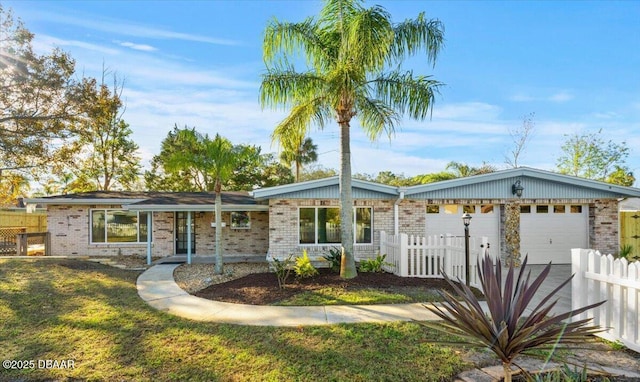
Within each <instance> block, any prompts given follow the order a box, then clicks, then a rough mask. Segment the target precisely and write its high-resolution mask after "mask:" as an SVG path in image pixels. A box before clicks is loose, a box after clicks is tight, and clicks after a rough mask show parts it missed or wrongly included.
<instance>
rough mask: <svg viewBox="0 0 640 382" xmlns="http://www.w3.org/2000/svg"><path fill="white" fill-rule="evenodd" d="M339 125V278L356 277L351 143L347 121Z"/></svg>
mask: <svg viewBox="0 0 640 382" xmlns="http://www.w3.org/2000/svg"><path fill="white" fill-rule="evenodd" d="M338 123H339V124H340V231H341V236H342V250H343V252H342V256H343V259H342V264H341V266H340V277H342V278H345V279H351V278H354V277H356V276H357V272H356V262H355V258H354V253H353V195H352V194H351V143H350V134H349V121H348V120H342V121H340V122H338Z"/></svg>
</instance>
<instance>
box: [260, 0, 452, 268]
mask: <svg viewBox="0 0 640 382" xmlns="http://www.w3.org/2000/svg"><path fill="white" fill-rule="evenodd" d="M442 44H443V25H442V24H441V22H440V21H438V20H430V19H426V18H425V16H424V14H423V13H421V14H419V15H418V17H417V18H416V19H415V20H411V19H408V20H405V21H403V22H401V23H397V24H393V23H392V21H391V16H390V14H389V13H388V12H387V11H386V10H385V9H384V8H382V7H380V6H373V7H371V8H364V7H363V6H362V1H359V0H327V1H326V2H325V5H324V7H323V8H322V10H321V11H320V15H319V17H318V18H317V19H314V18H312V17H311V18H308V19H306V20H304V21H302V22H299V23H289V22H280V21H278V20H277V19H273V20H272V21H270V22H269V23H268V24H267V27H266V30H265V35H264V44H263V54H264V59H265V63H266V65H267V72H266V74H264V76H263V79H262V85H261V87H260V100H261V103H262V105H263V107H265V106H269V107H273V108H277V107H279V106H284V107H291V112H290V113H289V115H288V116H287V117H286V118H285V119H284V120H283V121H282V122H280V123H279V124H278V126H276V128H275V132H274V135H276V136H286V135H288V134H290V132H295V131H308V130H309V128H310V126H311V124H316V125H317V127H318V128H320V129H323V128H324V126H325V124H326V123H327V122H328V121H330V120H335V121H336V122H337V123H338V126H339V129H340V207H341V211H340V228H341V232H342V237H341V243H342V250H343V251H344V256H345V262H343V266H342V267H341V269H340V275H341V276H342V277H344V278H352V277H355V276H356V275H357V273H356V268H355V260H354V257H353V198H352V195H351V148H350V127H351V120H352V118H353V117H356V116H357V118H358V120H359V122H360V125H361V126H362V128H363V129H364V131H365V132H366V134H367V135H368V136H369V138H370V139H371V140H375V139H377V138H378V137H379V136H380V135H381V134H382V133H383V132H384V133H386V134H387V135H388V136H389V137H391V136H392V135H393V134H394V132H395V128H396V126H397V124H398V122H399V121H400V119H401V117H402V116H403V115H404V114H408V115H409V116H410V117H412V118H415V119H418V120H423V119H425V118H426V117H427V116H429V115H430V111H431V109H432V106H433V102H434V98H435V93H436V92H437V90H438V86H439V85H440V82H438V81H435V80H434V79H433V78H432V77H430V76H414V75H413V73H412V72H411V71H401V70H400V65H401V64H402V62H403V61H404V59H405V58H406V57H409V56H413V55H415V54H417V53H419V52H420V51H422V50H423V49H424V50H425V51H426V62H427V63H429V64H432V65H435V60H436V57H437V55H438V52H439V51H440V47H441V46H442ZM300 58H301V59H304V60H306V62H307V63H308V68H307V70H306V71H304V72H297V71H296V70H295V69H294V67H293V65H292V64H290V63H291V62H297V60H298V59H300Z"/></svg>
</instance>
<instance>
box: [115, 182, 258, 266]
mask: <svg viewBox="0 0 640 382" xmlns="http://www.w3.org/2000/svg"><path fill="white" fill-rule="evenodd" d="M212 196H213V195H212V194H211V193H206V195H199V194H190V195H189V196H188V197H185V196H184V195H175V194H170V195H163V196H162V197H159V198H149V199H146V200H144V201H141V202H138V203H134V204H129V205H126V206H124V208H125V209H126V210H128V211H135V212H138V213H144V216H145V217H146V220H147V221H146V225H147V227H152V234H151V235H146V255H147V263H148V264H151V263H152V255H153V253H154V249H153V246H154V245H155V244H159V245H164V246H165V248H166V249H165V250H167V253H171V254H172V255H171V256H169V257H168V258H163V259H161V260H160V261H162V262H166V261H173V262H186V263H187V264H191V263H192V262H194V260H195V261H197V262H205V263H206V262H214V261H215V260H214V255H215V247H216V243H215V236H216V235H215V231H216V229H217V228H216V227H217V224H216V221H215V216H216V209H217V208H220V213H221V216H222V221H221V227H222V245H223V249H222V252H223V254H225V255H226V256H227V257H229V256H233V257H236V258H238V259H247V260H251V259H252V258H254V257H255V258H257V257H260V258H262V259H264V258H265V256H266V253H267V244H266V243H267V238H268V228H269V223H268V210H269V206H267V205H264V204H257V203H256V202H255V201H254V200H253V198H250V197H248V196H247V195H246V194H245V193H223V194H222V205H221V206H217V205H216V204H215V202H214V203H211V202H212V201H214V200H215V199H214V197H212ZM169 231H171V234H168V232H169ZM160 236H161V237H160ZM169 241H170V242H171V243H172V244H171V246H172V250H169V248H168V246H167V243H168V242H169ZM155 252H156V253H157V250H156V251H155ZM169 259H171V260H169Z"/></svg>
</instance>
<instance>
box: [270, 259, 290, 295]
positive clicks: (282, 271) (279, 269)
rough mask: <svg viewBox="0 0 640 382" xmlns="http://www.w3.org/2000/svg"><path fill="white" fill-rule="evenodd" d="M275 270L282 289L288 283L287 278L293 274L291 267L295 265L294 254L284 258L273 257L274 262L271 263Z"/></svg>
mask: <svg viewBox="0 0 640 382" xmlns="http://www.w3.org/2000/svg"><path fill="white" fill-rule="evenodd" d="M271 266H272V267H273V270H274V271H275V273H276V277H277V278H278V286H279V287H280V289H283V288H284V287H285V285H286V284H287V279H288V278H289V275H290V274H291V269H292V266H293V255H289V257H287V258H286V259H284V260H278V259H275V258H274V259H273V263H272V265H271Z"/></svg>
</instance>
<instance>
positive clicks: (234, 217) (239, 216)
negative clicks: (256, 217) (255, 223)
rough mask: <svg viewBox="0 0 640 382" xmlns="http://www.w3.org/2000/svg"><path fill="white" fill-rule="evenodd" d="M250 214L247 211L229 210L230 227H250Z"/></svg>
mask: <svg viewBox="0 0 640 382" xmlns="http://www.w3.org/2000/svg"><path fill="white" fill-rule="evenodd" d="M250 228H251V215H249V212H247V211H233V212H231V229H250Z"/></svg>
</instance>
